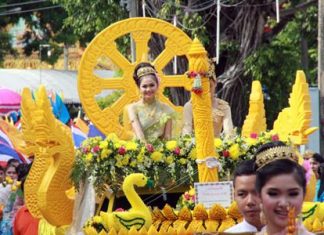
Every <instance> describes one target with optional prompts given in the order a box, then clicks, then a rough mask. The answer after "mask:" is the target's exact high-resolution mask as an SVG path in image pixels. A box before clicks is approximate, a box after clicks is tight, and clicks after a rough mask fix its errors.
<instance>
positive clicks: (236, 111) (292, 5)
mask: <svg viewBox="0 0 324 235" xmlns="http://www.w3.org/2000/svg"><path fill="white" fill-rule="evenodd" d="M53 1H54V3H60V4H61V5H62V6H63V7H64V9H65V10H66V11H67V14H68V18H67V19H66V21H65V24H66V25H67V26H69V27H72V28H73V31H74V32H75V33H76V34H77V35H79V36H82V35H83V37H85V38H86V41H87V39H90V38H92V37H94V35H95V34H96V33H98V32H99V31H101V30H102V29H104V28H105V27H107V26H108V25H109V24H111V23H113V22H115V21H117V20H121V19H123V18H126V17H127V12H126V9H125V8H124V7H121V6H120V5H119V3H120V1H118V0H112V1H103V0H93V1H91V2H86V1H73V0H53ZM122 2H125V1H122ZM145 2H146V4H147V8H146V13H147V16H151V17H159V18H162V19H165V20H168V21H170V22H171V21H172V20H173V17H174V16H176V17H177V25H178V27H180V28H182V29H183V30H184V31H186V32H187V33H188V34H189V35H190V36H191V37H194V36H198V37H199V38H200V40H201V41H202V42H203V43H204V45H205V47H206V48H207V50H208V52H209V54H210V56H212V57H214V56H215V44H216V37H215V35H216V33H215V32H216V28H215V22H216V15H215V12H216V2H215V1H192V0H176V1H174V0H163V1H162V0H151V1H149V0H146V1H145ZM221 2H222V8H221V45H220V46H221V54H220V64H219V65H217V74H218V78H219V80H220V81H221V83H222V89H221V90H220V91H219V93H218V94H219V96H220V97H221V98H223V99H225V100H227V101H228V102H229V103H230V105H231V107H232V114H233V115H232V116H233V118H234V120H233V121H234V124H235V125H236V126H241V125H242V123H243V120H244V118H245V115H246V113H247V107H248V102H247V101H248V93H249V91H250V86H251V82H252V80H253V79H256V77H253V76H255V75H256V74H257V71H260V70H261V68H263V66H265V64H262V63H261V62H260V63H259V64H258V66H259V67H258V68H257V67H255V71H253V70H251V69H250V68H248V65H249V63H248V61H250V64H251V63H252V61H253V59H251V58H250V59H249V57H251V56H252V57H255V59H256V60H258V58H259V56H264V57H265V58H267V59H266V63H268V64H269V66H270V65H271V64H272V63H273V60H274V58H273V57H271V54H273V53H274V52H273V51H271V50H281V49H283V48H280V46H279V45H278V43H281V42H282V40H284V39H283V38H281V39H277V38H276V37H277V35H278V34H279V33H280V32H281V31H282V30H283V29H285V27H286V26H287V24H288V23H289V22H292V21H296V22H297V21H298V20H299V19H298V14H297V13H298V12H304V10H305V9H307V8H309V7H310V6H312V5H314V4H316V2H317V0H307V1H306V0H283V1H281V5H280V16H281V17H280V22H279V23H276V22H275V21H274V20H273V19H274V18H275V13H276V11H275V9H276V8H275V3H274V1H273V0H245V1H241V0H230V1H226V2H224V1H221ZM139 4H141V2H140V1H139ZM89 9H90V10H89ZM138 9H141V7H138ZM183 13H184V14H183ZM139 15H142V13H141V12H139ZM308 18H309V16H308ZM301 19H302V20H304V19H305V18H304V17H301ZM302 20H299V21H300V22H302ZM307 22H310V21H309V20H308V21H307ZM290 27H292V26H290ZM307 27H311V28H316V26H314V25H313V23H312V22H310V24H309V25H308V26H307ZM307 27H304V28H303V29H305V28H307ZM288 31H289V30H288ZM297 31H298V28H297V29H296V32H297ZM305 32H307V30H306V31H305V30H304V31H300V32H298V35H300V37H298V38H299V39H300V41H298V42H296V44H302V45H303V49H302V51H303V53H294V52H293V51H294V50H295V51H296V47H295V48H293V47H292V46H290V45H288V44H285V45H286V46H287V47H286V48H285V52H287V54H288V55H293V56H294V57H293V58H291V60H292V61H294V62H296V63H297V61H298V64H301V65H303V66H304V68H306V69H307V68H309V70H308V71H307V74H314V72H316V71H315V70H312V64H311V62H312V61H314V59H313V60H310V57H315V55H316V53H314V51H313V52H312V51H310V49H313V48H310V47H309V45H308V44H312V43H310V42H311V41H312V40H313V38H312V39H310V38H308V36H307V35H305V34H304V33H305ZM302 33H303V34H302ZM281 37H283V36H281ZM287 37H288V38H290V37H295V35H289V34H287ZM126 43H128V42H126ZM153 43H154V47H152V48H154V50H153V52H152V53H153V54H154V53H159V50H161V48H162V47H161V43H163V38H159V37H156V36H155V37H154V40H153ZM296 44H295V45H296ZM159 45H160V46H159ZM268 47H269V48H270V49H269V48H268ZM297 48H300V46H298V47H297ZM258 49H260V50H261V51H260V50H258ZM264 50H266V52H264V53H263V52H262V51H264ZM298 51H301V50H298ZM279 52H280V51H277V52H276V53H277V54H276V55H277V56H281V55H282V54H280V53H279ZM267 53H268V55H267ZM310 55H311V56H310ZM302 58H303V60H302ZM300 61H302V62H300ZM171 66H172V64H170V65H169V67H168V68H167V69H169V70H170V68H171ZM185 67H186V66H185V61H183V60H180V61H179V70H180V71H181V72H184V71H183V68H185ZM291 70H293V69H292V68H291ZM266 76H268V74H266V73H259V79H260V80H263V81H265V84H270V83H269V80H267V78H266ZM283 76H285V79H284V81H286V82H287V86H284V88H286V90H285V91H280V92H284V93H287V94H289V92H290V90H288V89H289V88H290V86H289V85H290V84H289V81H290V80H289V78H288V77H287V76H289V77H290V79H291V78H292V77H294V74H289V75H288V74H283ZM261 78H262V79H261ZM272 78H273V77H272ZM276 79H278V77H276ZM273 82H274V83H277V84H279V81H278V80H276V81H272V83H273ZM268 86H269V85H268ZM288 87H289V88H288ZM280 88H282V87H280ZM273 89H274V92H276V89H278V87H274V88H273ZM271 92H272V90H271ZM171 95H172V96H173V98H174V99H175V103H177V104H179V103H180V104H181V103H183V102H184V100H183V99H182V98H183V97H185V95H184V92H183V90H182V91H181V90H180V91H179V90H177V91H176V92H173V91H171ZM282 99H283V98H282ZM282 106H284V104H282ZM273 108H274V111H273V112H272V113H273V114H271V121H272V120H273V119H274V116H275V115H274V113H276V112H278V111H279V110H278V106H277V107H273ZM280 108H281V107H280ZM269 125H271V123H269Z"/></svg>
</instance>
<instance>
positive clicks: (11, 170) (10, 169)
mask: <svg viewBox="0 0 324 235" xmlns="http://www.w3.org/2000/svg"><path fill="white" fill-rule="evenodd" d="M5 176H6V177H7V176H8V177H10V178H11V179H12V180H17V179H18V174H17V168H16V167H15V166H13V165H8V166H7V168H6V171H5Z"/></svg>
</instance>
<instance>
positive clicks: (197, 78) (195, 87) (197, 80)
mask: <svg viewBox="0 0 324 235" xmlns="http://www.w3.org/2000/svg"><path fill="white" fill-rule="evenodd" d="M206 76H207V73H202V72H200V73H199V72H194V71H190V72H188V73H187V77H188V78H193V79H194V82H193V84H192V89H191V90H192V91H193V92H194V93H195V94H196V95H200V94H201V93H202V92H203V90H202V87H201V78H202V77H206Z"/></svg>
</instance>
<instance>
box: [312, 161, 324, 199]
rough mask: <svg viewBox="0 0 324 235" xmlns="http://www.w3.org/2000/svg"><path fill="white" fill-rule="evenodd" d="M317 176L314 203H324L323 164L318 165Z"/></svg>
mask: <svg viewBox="0 0 324 235" xmlns="http://www.w3.org/2000/svg"><path fill="white" fill-rule="evenodd" d="M318 174H319V179H318V180H317V183H316V190H315V198H314V202H324V163H321V164H320V165H319V167H318Z"/></svg>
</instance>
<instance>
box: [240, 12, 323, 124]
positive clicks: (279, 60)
mask: <svg viewBox="0 0 324 235" xmlns="http://www.w3.org/2000/svg"><path fill="white" fill-rule="evenodd" d="M316 13H317V8H316V7H311V8H309V9H307V11H304V12H299V13H297V14H296V17H295V18H294V20H292V21H290V22H289V23H288V24H287V25H286V27H285V28H284V29H283V30H282V31H281V32H280V33H279V34H278V35H277V36H276V37H275V38H274V39H273V40H272V41H271V42H269V43H267V44H263V45H261V47H260V48H259V49H257V50H256V51H255V52H254V53H252V54H251V55H250V56H249V57H247V59H246V60H245V63H244V66H245V75H246V76H251V77H252V78H253V79H254V80H260V82H261V84H262V85H263V88H264V93H265V97H266V99H265V107H266V110H267V111H266V114H267V121H268V127H269V128H270V127H271V126H272V124H273V121H274V120H276V118H277V114H278V112H279V111H280V110H282V109H283V108H284V107H286V106H287V105H288V98H289V94H290V92H291V90H292V85H293V83H294V81H295V74H296V70H300V69H303V70H304V71H305V73H306V74H308V82H309V84H311V85H314V84H316V54H317V52H316V47H317V43H316V37H314V35H316V30H317V29H316V28H315V27H314V25H316V24H314V23H315V20H316V16H317V14H316ZM314 31H315V32H314ZM303 39H305V40H306V43H307V51H306V52H303V51H302V40H303ZM303 53H306V54H305V55H303ZM303 57H306V58H307V61H308V62H307V65H305V64H303V63H305V61H303V59H302V58H303Z"/></svg>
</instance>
